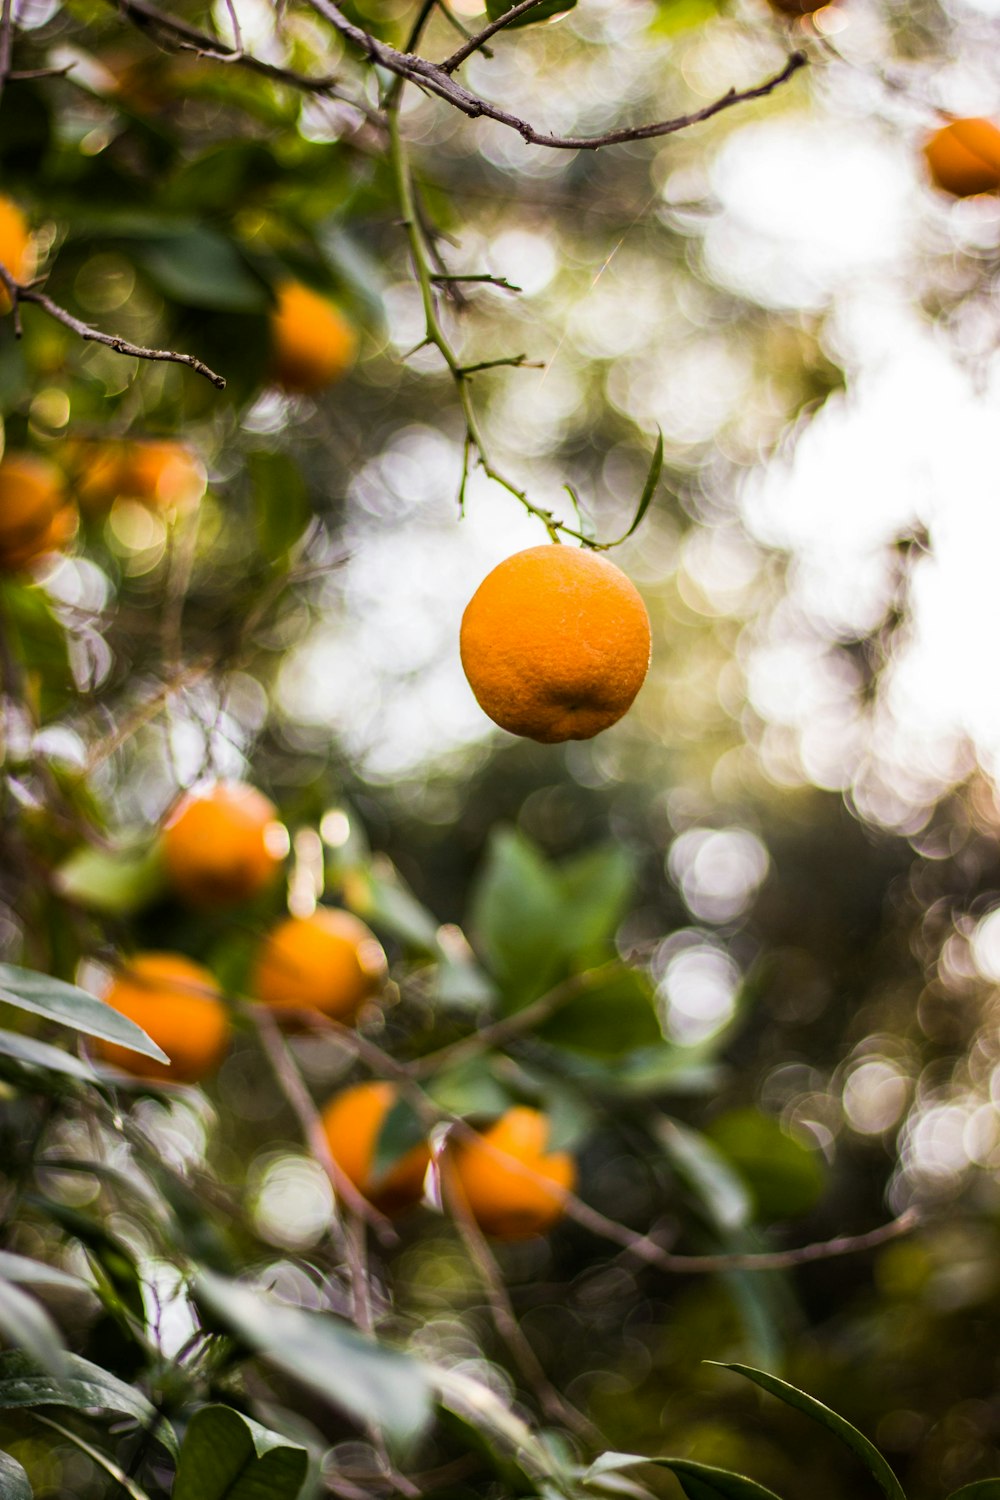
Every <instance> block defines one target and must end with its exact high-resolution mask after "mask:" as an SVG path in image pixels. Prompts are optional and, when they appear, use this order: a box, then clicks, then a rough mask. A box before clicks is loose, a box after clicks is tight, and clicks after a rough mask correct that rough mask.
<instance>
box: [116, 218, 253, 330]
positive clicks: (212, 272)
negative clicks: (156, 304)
mask: <svg viewBox="0 0 1000 1500" xmlns="http://www.w3.org/2000/svg"><path fill="white" fill-rule="evenodd" d="M132 254H133V255H134V256H135V259H136V261H137V262H138V263H139V265H140V266H141V267H142V268H143V270H144V271H145V272H146V274H147V276H149V278H150V280H151V281H153V282H154V283H155V284H156V286H157V287H158V289H159V290H160V291H161V292H163V293H164V295H165V296H167V297H170V298H171V299H172V300H173V301H174V302H179V303H181V304H182V305H183V306H185V307H208V308H211V309H212V310H213V311H216V312H239V313H253V312H261V313H262V312H267V311H268V309H269V308H270V306H271V294H270V291H269V289H268V287H267V284H266V283H265V282H264V281H262V280H261V278H260V277H259V276H258V275H257V274H256V272H255V271H253V270H252V269H251V267H250V266H249V265H248V263H247V261H246V260H245V259H244V257H243V256H242V255H241V254H240V252H239V250H238V249H237V247H236V245H235V244H234V243H233V241H232V240H230V239H228V238H227V237H226V236H225V235H223V234H220V233H219V232H218V231H217V230H214V229H204V228H201V227H198V228H194V229H189V230H184V231H180V232H178V233H175V234H167V235H162V236H157V237H156V238H152V237H150V238H149V239H142V240H138V241H136V242H135V244H134V246H133V247H132Z"/></svg>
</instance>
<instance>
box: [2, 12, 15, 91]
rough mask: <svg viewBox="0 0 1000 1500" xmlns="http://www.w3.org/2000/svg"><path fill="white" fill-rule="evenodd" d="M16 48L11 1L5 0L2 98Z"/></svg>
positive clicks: (3, 13)
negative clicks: (12, 55)
mask: <svg viewBox="0 0 1000 1500" xmlns="http://www.w3.org/2000/svg"><path fill="white" fill-rule="evenodd" d="M13 47H14V26H13V19H12V17H11V13H10V0H3V7H2V9H0V98H2V97H3V90H4V84H5V83H6V82H7V79H8V78H9V77H10V59H11V53H12V51H13Z"/></svg>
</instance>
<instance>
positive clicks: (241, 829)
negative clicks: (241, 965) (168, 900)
mask: <svg viewBox="0 0 1000 1500" xmlns="http://www.w3.org/2000/svg"><path fill="white" fill-rule="evenodd" d="M285 842H286V841H285V840H284V839H283V838H282V831H281V825H280V824H279V823H278V810H277V808H276V807H275V806H274V803H273V802H271V801H270V800H269V799H268V798H267V797H265V796H264V793H263V792H259V791H258V790H257V788H256V787H253V786H249V785H248V784H247V783H246V782H242V781H237V782H218V783H217V784H216V785H215V786H213V787H210V788H209V789H208V790H207V791H203V792H190V793H188V794H187V796H185V797H182V798H181V800H180V801H179V802H178V804H177V806H176V807H175V809H174V811H173V813H172V814H171V816H170V818H169V820H168V822H167V824H166V826H165V827H164V830H163V858H164V863H165V865H166V869H167V877H168V879H169V881H170V884H171V886H172V887H173V889H174V890H175V891H176V893H177V895H178V896H180V897H181V899H182V900H184V901H186V902H188V903H189V904H190V905H192V906H199V905H203V906H207V907H224V906H235V905H236V904H237V903H238V902H240V901H248V900H249V899H250V897H251V896H256V895H258V894H259V893H260V892H261V891H263V890H264V889H265V888H266V887H267V886H268V885H270V883H271V881H272V880H273V879H274V878H275V876H276V875H277V873H278V870H279V868H280V866H281V862H282V860H283V858H284V853H285V850H284V848H283V847H282V846H283V844H284V843H285Z"/></svg>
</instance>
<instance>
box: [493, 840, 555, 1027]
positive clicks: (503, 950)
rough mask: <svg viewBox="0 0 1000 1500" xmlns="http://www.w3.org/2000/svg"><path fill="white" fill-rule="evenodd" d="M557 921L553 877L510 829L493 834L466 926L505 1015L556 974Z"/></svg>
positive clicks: (538, 992)
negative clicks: (500, 995) (499, 993)
mask: <svg viewBox="0 0 1000 1500" xmlns="http://www.w3.org/2000/svg"><path fill="white" fill-rule="evenodd" d="M563 916H564V901H563V892H562V888H561V885H560V881H559V876H558V874H557V872H556V871H555V870H554V869H552V868H551V867H550V866H549V865H548V864H546V862H545V861H544V860H543V859H542V857H541V855H540V854H539V853H538V851H537V849H535V847H534V845H532V844H530V843H529V842H528V840H527V839H525V838H524V837H523V836H522V835H521V834H519V833H516V832H514V830H513V829H501V830H500V831H499V832H498V833H496V834H494V836H493V838H492V839H491V840H490V846H489V850H488V852H487V856H486V862H485V865H484V868H483V870H482V873H481V875H480V877H479V880H478V882H477V884H476V888H475V891H474V893H473V897H472V923H471V925H472V930H473V933H474V935H475V937H476V940H477V941H478V944H479V947H480V949H481V951H482V954H483V956H484V958H485V960H486V963H487V966H488V967H489V969H490V971H491V973H492V974H493V976H494V978H495V979H496V980H497V982H498V983H499V985H500V987H501V989H502V990H503V993H504V1000H505V1009H507V1010H517V1009H519V1008H520V1007H521V1006H522V1005H525V1004H527V1002H528V1001H530V1000H534V999H536V998H537V997H538V996H539V995H541V994H543V993H544V992H545V990H546V989H548V987H549V985H550V983H551V981H552V980H553V979H554V978H555V977H556V975H557V974H558V973H559V972H560V969H561V968H562V966H563V955H562V950H561V947H560V938H559V934H560V930H561V923H562V920H563Z"/></svg>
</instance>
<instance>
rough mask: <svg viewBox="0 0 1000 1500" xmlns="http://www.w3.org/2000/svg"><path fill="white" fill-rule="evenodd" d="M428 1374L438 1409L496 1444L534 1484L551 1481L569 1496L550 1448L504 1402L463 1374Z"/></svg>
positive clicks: (565, 1474) (435, 1369)
mask: <svg viewBox="0 0 1000 1500" xmlns="http://www.w3.org/2000/svg"><path fill="white" fill-rule="evenodd" d="M428 1374H429V1376H430V1379H431V1380H432V1381H433V1383H434V1389H435V1391H436V1393H437V1398H438V1400H439V1401H440V1403H441V1405H442V1406H444V1407H446V1408H447V1410H448V1411H450V1412H453V1413H454V1414H455V1415H456V1416H457V1417H460V1418H461V1419H462V1421H463V1422H466V1423H468V1424H469V1425H470V1426H473V1427H475V1428H477V1429H478V1430H479V1431H480V1432H481V1433H482V1434H483V1435H484V1437H488V1438H489V1439H491V1441H492V1442H494V1443H496V1442H499V1443H500V1444H502V1445H503V1448H504V1449H505V1450H506V1451H507V1452H509V1453H511V1454H512V1455H514V1456H515V1457H516V1461H517V1463H518V1465H519V1467H521V1468H522V1469H523V1471H524V1472H526V1473H527V1474H529V1475H530V1476H531V1477H532V1479H533V1480H534V1481H535V1482H536V1483H537V1482H538V1481H539V1480H551V1481H553V1482H554V1483H555V1484H556V1486H557V1487H558V1489H559V1490H560V1491H561V1492H562V1493H563V1494H568V1493H571V1476H570V1474H569V1471H568V1470H567V1469H564V1467H563V1465H562V1464H561V1463H560V1461H559V1459H558V1458H557V1456H556V1454H555V1453H554V1452H553V1450H552V1448H551V1447H550V1446H549V1445H548V1444H546V1443H543V1442H542V1441H541V1440H540V1439H539V1437H538V1436H537V1435H536V1434H535V1433H534V1432H533V1431H532V1429H531V1428H530V1427H529V1426H528V1424H527V1423H526V1422H525V1421H524V1419H523V1418H522V1417H520V1416H518V1414H517V1412H516V1411H514V1410H512V1408H511V1407H510V1406H509V1405H508V1404H507V1402H506V1401H503V1400H501V1398H500V1397H499V1396H498V1395H497V1394H496V1392H495V1391H492V1390H490V1388H489V1386H486V1385H483V1384H482V1382H481V1381H479V1380H475V1379H474V1378H473V1377H472V1376H470V1375H467V1374H466V1373H465V1372H464V1371H463V1370H455V1369H450V1370H449V1369H443V1368H442V1367H440V1366H439V1365H432V1366H431V1367H430V1368H429V1370H428Z"/></svg>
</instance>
